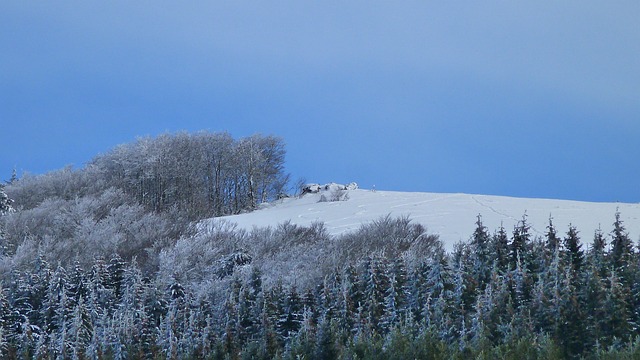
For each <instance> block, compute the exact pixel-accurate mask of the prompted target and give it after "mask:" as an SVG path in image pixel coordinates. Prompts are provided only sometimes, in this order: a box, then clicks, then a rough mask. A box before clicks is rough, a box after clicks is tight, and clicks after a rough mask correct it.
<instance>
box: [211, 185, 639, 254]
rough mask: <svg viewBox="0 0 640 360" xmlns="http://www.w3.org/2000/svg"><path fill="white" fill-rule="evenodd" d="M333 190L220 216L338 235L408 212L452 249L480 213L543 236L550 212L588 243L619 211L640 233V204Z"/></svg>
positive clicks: (244, 224) (491, 223) (487, 221)
mask: <svg viewBox="0 0 640 360" xmlns="http://www.w3.org/2000/svg"><path fill="white" fill-rule="evenodd" d="M331 191H332V190H322V191H320V192H318V193H307V194H305V195H302V196H298V197H292V198H285V199H280V200H277V201H274V202H272V203H269V204H262V206H261V207H260V208H259V209H258V210H256V211H253V212H250V213H245V214H239V215H232V216H225V217H222V219H225V220H228V221H230V222H233V223H236V224H237V225H238V226H239V227H240V228H244V229H247V230H251V229H252V228H253V227H265V226H274V225H277V224H279V223H282V222H285V221H290V222H291V223H292V224H295V225H300V226H309V225H311V224H312V223H314V222H322V223H324V224H325V226H326V228H327V230H328V232H329V233H330V234H332V235H341V234H344V233H348V232H350V231H355V230H357V229H358V228H359V227H360V226H361V225H362V224H365V223H368V222H372V221H375V220H377V219H379V218H380V217H383V216H386V215H390V216H391V217H401V216H408V217H409V218H410V219H411V220H412V221H413V222H416V223H419V224H422V225H423V226H424V227H426V229H427V232H429V233H431V234H436V235H439V237H440V240H442V241H443V243H444V245H445V248H446V249H447V250H451V249H452V248H453V245H454V244H455V243H456V242H458V241H461V240H462V241H466V240H468V239H469V237H470V236H471V234H472V233H473V231H474V229H475V221H476V217H477V216H478V215H481V216H482V221H483V223H484V225H485V226H486V227H488V228H489V229H490V230H491V231H493V230H496V229H498V228H499V227H500V226H501V225H502V226H504V228H505V229H506V230H507V231H508V232H509V231H511V229H513V227H514V226H515V225H516V224H517V222H518V221H520V220H522V218H523V216H526V218H527V222H528V223H529V224H530V226H531V233H532V234H533V235H534V236H542V235H544V233H545V232H546V228H547V226H548V225H549V218H550V217H551V218H552V219H553V223H554V225H555V226H556V228H557V229H558V231H559V232H561V233H564V232H566V231H567V230H568V227H569V225H570V224H571V225H573V226H575V227H576V228H577V229H578V230H579V231H580V232H581V236H582V238H583V241H584V242H585V243H590V241H591V238H592V236H593V233H594V231H595V230H596V229H598V228H601V229H602V231H603V232H604V233H608V232H609V231H610V229H611V224H612V223H613V222H614V220H615V219H614V217H615V216H614V215H615V213H616V211H619V212H620V218H621V220H622V221H623V222H624V224H625V226H626V228H627V231H629V234H630V236H631V238H632V239H634V240H636V239H638V236H640V221H638V219H640V204H628V203H596V202H584V201H570V200H554V199H529V198H516V197H507V196H492V195H473V194H461V193H457V194H447V193H426V192H398V191H372V190H366V189H354V190H345V191H344V196H343V197H344V198H343V199H341V200H339V201H321V198H322V197H323V196H324V197H325V198H327V196H328V195H329V194H330V193H331Z"/></svg>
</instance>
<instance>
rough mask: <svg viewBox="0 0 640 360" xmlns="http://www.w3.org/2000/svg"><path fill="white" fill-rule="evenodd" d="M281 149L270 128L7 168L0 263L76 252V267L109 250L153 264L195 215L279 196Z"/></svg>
mask: <svg viewBox="0 0 640 360" xmlns="http://www.w3.org/2000/svg"><path fill="white" fill-rule="evenodd" d="M285 154H286V152H285V146H284V142H283V140H282V139H281V138H279V137H276V136H270V135H269V136H264V135H259V134H258V135H253V136H249V137H245V138H241V139H234V138H232V137H231V136H230V135H229V134H228V133H211V132H198V133H194V134H189V133H177V134H164V135H160V136H158V137H154V138H152V137H144V138H139V139H137V140H136V141H135V142H132V143H128V144H123V145H120V146H117V147H115V148H114V149H112V150H110V151H108V152H106V153H104V154H101V155H98V156H96V157H95V158H94V159H93V160H91V161H90V162H89V163H88V164H86V165H85V166H83V167H82V168H79V169H74V168H72V167H66V168H63V169H60V170H57V171H52V172H49V173H46V174H42V175H28V174H26V175H24V176H22V177H21V178H19V179H18V178H17V176H16V175H15V173H14V176H12V179H11V181H9V182H8V183H7V184H6V186H3V188H2V191H0V204H5V203H7V204H9V200H10V199H13V200H11V202H12V203H11V204H10V205H11V208H12V209H14V210H16V211H14V212H12V213H11V214H7V216H2V217H1V218H0V234H2V236H0V255H3V256H4V258H5V259H6V258H8V257H10V258H11V259H12V260H11V263H10V264H9V265H6V261H0V268H3V262H4V263H5V266H4V267H5V269H4V270H6V271H9V270H10V269H9V267H11V268H15V267H18V268H20V267H21V266H28V263H29V262H31V261H32V260H33V259H34V258H35V257H37V256H38V254H39V253H42V254H46V256H47V260H48V261H51V262H53V263H57V262H58V261H59V262H61V263H62V265H64V266H68V265H70V264H72V263H73V261H74V260H75V259H80V261H81V262H82V265H83V266H85V268H86V267H90V265H91V264H90V263H91V261H92V258H93V257H94V256H107V257H109V256H111V255H112V254H118V255H119V256H121V257H122V258H123V259H125V260H127V261H129V260H131V259H132V258H134V257H136V258H137V260H138V262H139V264H140V266H141V267H142V268H143V269H144V271H145V272H147V271H154V270H155V269H157V266H158V256H159V254H160V252H161V251H162V249H164V248H167V247H171V246H173V245H174V244H175V242H176V241H177V240H178V239H179V238H180V237H188V236H189V235H190V234H191V233H192V232H191V230H192V228H193V224H195V223H196V222H197V221H199V220H202V219H206V218H211V217H216V216H222V215H229V214H238V213H241V212H245V211H251V210H253V209H255V208H256V206H257V205H258V204H260V203H262V202H265V201H272V200H274V199H276V198H278V196H280V195H281V194H283V193H284V192H285V191H286V189H287V186H288V181H289V180H288V179H289V177H288V175H287V174H286V173H285V171H284V160H285ZM5 200H6V201H5ZM1 206H3V207H2V208H0V213H4V212H7V211H5V210H4V205H1Z"/></svg>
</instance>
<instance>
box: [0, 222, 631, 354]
mask: <svg viewBox="0 0 640 360" xmlns="http://www.w3.org/2000/svg"><path fill="white" fill-rule="evenodd" d="M399 223H402V221H400V222H399ZM476 225H477V226H476V230H475V232H474V233H473V235H472V236H471V238H470V240H469V241H468V242H466V243H461V244H458V246H457V247H456V249H455V251H453V252H452V253H446V252H444V251H443V250H442V247H441V246H437V245H435V246H434V244H431V245H430V246H429V247H428V248H429V249H430V250H429V251H423V252H421V253H419V252H417V251H409V252H401V253H398V254H395V255H389V254H388V253H386V252H384V251H373V252H369V253H368V255H366V256H363V257H361V258H359V259H352V260H351V261H347V262H343V263H342V265H341V266H337V265H336V266H335V267H334V268H333V270H331V271H328V272H327V273H326V274H324V276H322V277H318V278H312V279H311V281H309V282H306V283H304V284H299V283H297V282H296V281H283V280H282V278H280V279H274V278H270V279H269V278H267V277H266V276H265V271H267V270H268V269H262V268H261V267H260V266H258V263H257V262H256V261H255V260H254V259H253V258H252V257H251V256H247V255H246V254H245V255H242V254H243V253H235V255H234V254H231V255H232V256H227V257H226V258H224V259H225V261H223V262H220V263H218V265H217V269H218V270H219V271H215V272H214V271H211V272H210V273H209V274H208V276H204V277H198V278H197V279H196V280H193V279H194V278H189V277H188V276H187V275H185V274H180V273H177V272H175V273H170V272H163V271H160V272H158V273H157V274H156V275H155V276H151V277H149V276H145V275H144V274H143V273H142V272H141V271H140V269H139V267H138V265H137V263H136V261H135V260H133V261H131V262H125V261H124V260H123V259H122V258H120V257H118V256H114V257H112V258H110V259H109V260H106V259H104V258H96V259H95V260H94V261H93V264H92V266H91V268H90V270H83V267H82V266H79V265H73V266H69V267H66V268H65V267H63V266H60V265H58V266H52V265H50V264H49V263H48V262H47V261H46V260H45V259H44V258H43V257H39V258H38V259H36V260H34V262H33V264H32V266H31V267H30V268H29V269H28V270H25V271H18V270H15V271H12V272H11V274H10V276H9V277H8V278H7V279H6V281H5V282H4V283H3V284H2V291H0V314H1V316H0V351H2V354H3V357H6V358H43V359H48V358H51V359H54V358H75V359H85V358H91V359H93V358H99V359H121V358H127V359H178V358H180V359H182V358H194V359H195V358H202V359H208V358H210V359H222V358H227V359H272V358H277V359H299V358H305V359H334V358H335V359H396V358H397V359H403V358H421V359H448V358H460V359H465V358H481V359H493V358H504V359H522V358H529V359H535V358H544V359H549V358H551V359H553V358H557V359H561V358H580V357H583V358H612V359H613V358H619V357H623V356H626V357H629V358H631V357H633V356H638V355H640V341H639V340H638V339H640V338H638V336H639V335H640V330H639V328H638V326H637V324H638V323H639V322H640V311H639V310H640V291H639V290H640V266H638V265H639V264H640V252H639V251H637V250H636V249H635V248H634V245H633V242H632V241H631V239H630V238H629V235H628V234H627V232H626V230H625V227H624V224H623V223H622V221H621V220H620V216H619V214H616V216H615V222H614V224H613V230H612V231H611V233H609V234H608V235H607V234H604V233H603V232H602V231H596V232H595V234H594V236H593V238H592V240H591V241H590V243H589V245H588V246H584V247H585V248H583V243H582V240H581V237H580V233H579V231H578V229H576V228H575V227H572V226H570V227H569V228H568V230H567V231H566V233H563V234H560V233H559V232H558V231H557V230H556V228H555V226H554V224H553V222H552V220H550V221H549V225H548V227H547V232H546V234H545V236H544V237H538V238H533V237H532V236H531V234H530V232H529V225H528V224H527V221H526V217H524V218H523V219H522V221H520V222H519V224H518V225H517V226H516V227H515V228H514V229H513V231H512V232H507V231H506V230H505V229H504V228H500V229H497V230H496V231H494V232H493V233H491V232H490V231H489V230H488V229H487V228H486V227H485V226H484V225H483V224H482V219H481V217H480V216H479V217H478V219H477V222H476ZM393 226H395V227H396V229H395V230H393V231H389V229H385V227H390V228H391V227H393ZM372 229H375V230H376V231H375V232H373V231H372ZM298 230H300V229H298ZM302 230H304V229H302ZM312 232H313V231H312ZM295 233H298V234H299V232H291V233H289V234H290V235H291V234H295ZM361 233H367V234H368V235H369V236H372V237H375V235H376V234H378V235H380V234H382V235H381V239H380V241H384V240H386V241H388V242H389V244H391V243H394V242H397V241H398V240H399V238H398V237H397V236H396V235H397V234H398V233H399V232H398V222H393V221H390V220H389V219H387V221H386V222H385V221H380V223H379V224H378V226H377V227H375V226H374V227H370V228H369V230H368V232H367V231H365V230H363V231H362V232H361ZM314 236H317V234H316V235H314ZM361 240H364V239H361ZM433 240H434V239H433V238H431V241H433ZM345 241H346V240H345ZM407 241H408V242H409V243H412V242H415V241H417V240H416V239H415V238H414V239H413V240H411V239H409V240H407ZM408 248H410V245H409V246H408ZM418 254H419V255H418ZM181 279H182V280H185V281H187V282H186V283H184V282H183V281H182V280H181ZM188 279H191V280H192V281H190V280H188Z"/></svg>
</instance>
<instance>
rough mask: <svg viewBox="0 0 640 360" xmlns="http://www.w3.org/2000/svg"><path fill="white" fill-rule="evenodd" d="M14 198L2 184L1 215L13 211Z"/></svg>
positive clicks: (0, 194) (0, 197)
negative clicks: (11, 197) (10, 196)
mask: <svg viewBox="0 0 640 360" xmlns="http://www.w3.org/2000/svg"><path fill="white" fill-rule="evenodd" d="M12 204H13V200H12V199H10V198H9V196H8V195H7V193H6V192H5V191H4V185H3V184H0V216H2V215H6V214H8V213H10V212H12V211H13V206H12Z"/></svg>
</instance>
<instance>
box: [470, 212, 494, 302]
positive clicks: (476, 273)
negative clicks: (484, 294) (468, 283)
mask: <svg viewBox="0 0 640 360" xmlns="http://www.w3.org/2000/svg"><path fill="white" fill-rule="evenodd" d="M490 245H491V236H490V235H489V231H488V229H487V228H486V227H485V226H484V225H483V224H482V216H480V215H479V214H478V217H477V221H476V229H475V230H474V232H473V235H472V237H471V244H470V256H471V262H472V278H473V281H474V285H475V286H474V289H475V288H477V290H478V291H484V288H485V286H486V285H487V283H488V282H489V279H490V276H491V269H492V268H493V259H492V256H491V248H490Z"/></svg>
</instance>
